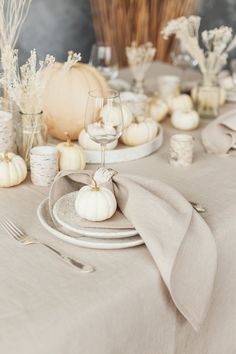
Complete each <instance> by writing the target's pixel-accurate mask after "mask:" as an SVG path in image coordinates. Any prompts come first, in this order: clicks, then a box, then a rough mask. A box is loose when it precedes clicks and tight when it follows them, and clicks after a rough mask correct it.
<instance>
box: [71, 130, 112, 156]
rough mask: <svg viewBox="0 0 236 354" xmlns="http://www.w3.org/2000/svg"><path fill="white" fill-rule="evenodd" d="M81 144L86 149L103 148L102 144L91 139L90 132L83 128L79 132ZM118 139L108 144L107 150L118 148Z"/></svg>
mask: <svg viewBox="0 0 236 354" xmlns="http://www.w3.org/2000/svg"><path fill="white" fill-rule="evenodd" d="M78 141H79V145H81V146H82V147H83V148H84V149H85V150H94V151H96V150H99V151H100V150H101V145H100V144H98V143H96V142H95V141H93V140H92V139H90V137H89V135H88V133H87V132H86V131H85V129H83V130H82V131H81V132H80V134H79V139H78ZM117 144H118V140H115V141H113V142H112V143H109V144H107V145H106V150H113V149H115V148H116V146H117Z"/></svg>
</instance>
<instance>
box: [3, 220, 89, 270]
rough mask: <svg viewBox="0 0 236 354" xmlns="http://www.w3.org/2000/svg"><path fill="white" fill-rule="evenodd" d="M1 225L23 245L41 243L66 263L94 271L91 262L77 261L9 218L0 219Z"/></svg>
mask: <svg viewBox="0 0 236 354" xmlns="http://www.w3.org/2000/svg"><path fill="white" fill-rule="evenodd" d="M0 225H1V226H2V228H3V229H4V230H5V231H6V232H7V233H8V235H10V236H12V237H13V238H14V239H15V240H16V241H18V242H20V243H21V244H23V245H31V244H39V245H42V246H44V247H47V248H48V249H49V250H51V251H52V252H54V253H55V254H57V255H58V256H59V257H60V258H61V259H62V260H63V261H65V262H66V263H68V264H70V265H72V266H74V267H77V268H79V269H80V271H81V272H83V273H91V272H93V271H94V268H93V266H91V265H90V264H86V263H84V262H81V261H77V260H75V259H73V258H71V257H68V256H66V255H64V254H63V253H61V252H60V251H58V250H56V249H55V248H54V247H52V246H49V245H48V244H47V243H44V242H41V241H39V240H38V239H37V238H35V237H32V236H29V235H26V234H25V233H24V232H23V231H21V230H20V229H19V227H18V226H16V224H15V223H13V222H12V221H10V220H9V219H8V218H6V217H4V218H3V220H1V221H0Z"/></svg>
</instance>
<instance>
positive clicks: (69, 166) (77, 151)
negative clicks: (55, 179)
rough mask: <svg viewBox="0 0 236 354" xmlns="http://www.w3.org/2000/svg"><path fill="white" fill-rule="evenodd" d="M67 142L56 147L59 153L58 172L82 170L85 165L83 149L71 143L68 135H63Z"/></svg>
mask: <svg viewBox="0 0 236 354" xmlns="http://www.w3.org/2000/svg"><path fill="white" fill-rule="evenodd" d="M65 135H66V137H67V141H66V142H63V143H60V144H58V145H57V149H58V151H59V169H60V170H83V169H84V168H85V165H86V159H85V153H84V151H83V149H82V148H81V147H80V146H79V145H78V144H75V143H72V142H71V139H70V136H69V134H68V133H65Z"/></svg>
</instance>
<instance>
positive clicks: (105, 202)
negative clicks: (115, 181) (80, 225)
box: [75, 180, 117, 221]
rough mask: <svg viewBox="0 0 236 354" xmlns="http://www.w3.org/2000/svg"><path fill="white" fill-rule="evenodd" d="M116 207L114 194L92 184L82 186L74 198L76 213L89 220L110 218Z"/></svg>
mask: <svg viewBox="0 0 236 354" xmlns="http://www.w3.org/2000/svg"><path fill="white" fill-rule="evenodd" d="M116 209H117V202H116V198H115V196H114V194H113V193H112V192H111V191H110V190H109V189H107V188H105V187H101V186H98V184H97V182H96V181H95V180H93V185H90V186H84V187H82V188H81V189H80V190H79V191H78V194H77V197H76V200H75V210H76V213H77V214H78V215H79V216H80V217H81V218H83V219H86V220H89V221H104V220H107V219H110V218H111V217H112V216H113V215H114V214H115V211H116Z"/></svg>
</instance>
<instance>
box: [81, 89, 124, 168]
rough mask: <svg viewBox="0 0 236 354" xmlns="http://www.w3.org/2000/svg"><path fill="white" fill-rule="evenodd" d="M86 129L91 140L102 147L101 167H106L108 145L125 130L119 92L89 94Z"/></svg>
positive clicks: (90, 92) (93, 92)
mask: <svg viewBox="0 0 236 354" xmlns="http://www.w3.org/2000/svg"><path fill="white" fill-rule="evenodd" d="M84 127H85V130H86V132H87V134H88V135H89V137H90V139H91V140H93V141H95V142H96V143H98V144H100V146H101V167H105V150H106V145H107V144H109V143H112V142H114V141H115V140H117V139H118V138H119V137H120V136H121V134H122V130H123V112H122V106H121V100H120V94H119V92H117V91H115V90H107V91H105V92H104V91H101V90H92V91H89V92H88V99H87V105H86V111H85V121H84Z"/></svg>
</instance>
